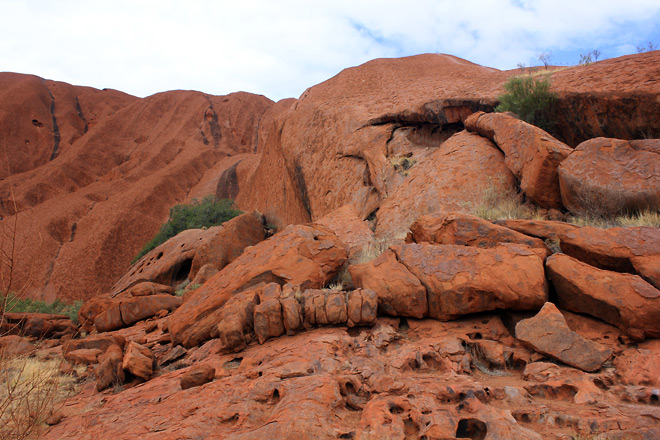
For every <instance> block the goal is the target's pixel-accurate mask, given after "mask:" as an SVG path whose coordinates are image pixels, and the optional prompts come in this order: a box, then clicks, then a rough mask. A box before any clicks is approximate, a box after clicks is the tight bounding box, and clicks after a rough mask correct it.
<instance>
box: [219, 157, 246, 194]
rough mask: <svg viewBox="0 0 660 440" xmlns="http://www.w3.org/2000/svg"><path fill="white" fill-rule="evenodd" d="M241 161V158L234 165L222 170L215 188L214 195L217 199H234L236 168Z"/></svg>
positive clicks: (236, 189) (236, 187) (236, 185)
mask: <svg viewBox="0 0 660 440" xmlns="http://www.w3.org/2000/svg"><path fill="white" fill-rule="evenodd" d="M241 162H242V160H239V161H238V162H236V163H235V164H234V165H232V166H230V167H229V168H227V169H226V170H225V171H223V173H222V175H221V176H220V179H219V180H218V186H217V187H216V190H215V197H216V198H217V199H232V200H234V199H235V198H236V196H237V195H238V190H239V188H238V174H237V172H236V169H237V168H238V164H239V163H241Z"/></svg>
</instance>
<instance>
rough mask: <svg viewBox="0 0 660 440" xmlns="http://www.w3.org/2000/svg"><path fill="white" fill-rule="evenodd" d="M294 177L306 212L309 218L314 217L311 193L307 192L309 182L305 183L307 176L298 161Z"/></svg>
mask: <svg viewBox="0 0 660 440" xmlns="http://www.w3.org/2000/svg"><path fill="white" fill-rule="evenodd" d="M293 178H294V180H295V182H296V185H297V186H298V189H299V191H300V201H301V202H302V205H303V208H305V212H307V215H308V216H309V218H312V209H311V206H310V202H309V195H308V194H307V184H306V183H305V176H304V174H303V171H302V167H301V166H300V164H298V163H296V164H295V165H294V174H293Z"/></svg>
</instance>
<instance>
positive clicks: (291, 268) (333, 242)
mask: <svg viewBox="0 0 660 440" xmlns="http://www.w3.org/2000/svg"><path fill="white" fill-rule="evenodd" d="M346 259H347V253H346V249H345V248H344V245H343V244H342V243H341V242H340V241H339V239H338V238H337V236H336V235H335V234H334V233H333V232H331V231H330V230H328V229H326V228H325V227H323V226H319V225H297V226H289V227H288V228H286V229H285V230H284V231H282V232H281V233H279V234H277V235H276V236H275V237H272V238H271V239H268V240H265V241H263V242H261V243H259V244H257V245H255V246H252V247H249V248H247V249H246V250H245V251H244V252H243V254H242V255H241V256H240V257H238V258H237V259H235V260H234V261H232V262H231V263H230V264H229V265H227V266H226V267H225V268H224V269H223V270H221V271H220V272H218V273H217V274H216V275H214V276H213V277H212V278H211V279H210V280H208V281H207V282H206V283H205V284H204V285H203V286H202V287H200V288H199V289H197V290H196V291H194V292H193V293H192V294H191V296H190V297H189V299H188V300H186V302H184V303H183V305H182V306H181V307H180V308H179V309H177V311H176V312H174V314H173V315H172V318H171V319H170V320H169V331H170V333H171V334H172V340H173V341H174V342H175V343H177V344H182V345H184V346H185V347H193V346H195V345H198V344H199V343H200V342H203V341H205V340H207V339H209V338H210V337H211V333H212V332H214V331H215V330H214V329H215V328H216V326H217V324H218V323H219V322H220V318H221V316H222V314H223V311H222V307H223V306H224V305H225V304H226V303H227V302H228V301H229V300H230V299H231V298H232V297H233V296H235V295H236V294H237V293H240V292H241V291H243V290H245V289H246V288H248V287H251V286H254V285H255V284H258V283H260V282H266V283H270V282H276V283H278V284H287V283H290V284H291V285H294V286H299V287H300V288H302V289H306V288H314V287H316V288H318V287H322V286H323V285H325V284H326V283H327V282H328V281H330V280H331V279H332V277H333V276H334V274H335V273H336V271H337V270H338V269H339V268H340V267H341V266H342V265H343V264H344V262H346Z"/></svg>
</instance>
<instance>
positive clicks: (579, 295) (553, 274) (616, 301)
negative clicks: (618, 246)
mask: <svg viewBox="0 0 660 440" xmlns="http://www.w3.org/2000/svg"><path fill="white" fill-rule="evenodd" d="M546 268H547V270H548V276H549V278H550V280H551V281H552V284H553V286H554V287H555V290H556V291H557V295H558V297H559V306H560V307H562V308H564V309H568V310H571V311H574V312H577V313H586V314H589V315H592V316H595V317H597V318H600V319H602V320H603V321H606V322H609V323H610V324H612V325H615V326H616V327H618V328H619V329H620V330H621V331H623V332H624V333H626V334H627V335H629V336H630V337H632V338H634V339H637V340H641V339H644V338H646V337H650V338H659V337H660V290H658V289H656V288H655V287H653V286H652V285H651V284H649V283H647V282H646V281H644V280H643V279H642V278H640V277H639V276H637V275H631V274H625V273H618V272H611V271H607V270H602V269H598V268H595V267H593V266H590V265H588V264H586V263H583V262H581V261H579V260H576V259H575V258H572V257H569V256H568V255H564V254H554V255H552V256H550V257H548V259H547V260H546Z"/></svg>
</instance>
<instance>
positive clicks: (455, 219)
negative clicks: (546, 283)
mask: <svg viewBox="0 0 660 440" xmlns="http://www.w3.org/2000/svg"><path fill="white" fill-rule="evenodd" d="M409 237H410V241H413V242H415V243H424V242H430V243H437V244H456V245H460V246H474V247H480V248H489V247H495V246H497V245H498V244H500V243H518V244H523V245H525V246H529V247H531V248H532V249H534V250H535V252H536V253H537V254H538V256H539V257H541V258H542V259H543V260H545V258H546V257H547V256H548V255H549V254H550V250H549V249H548V246H546V244H545V243H544V242H543V240H541V239H538V238H534V237H529V236H528V235H525V234H522V233H520V232H516V231H514V230H513V229H509V228H506V227H502V226H498V225H495V224H493V223H491V222H489V221H486V220H484V219H482V218H479V217H476V216H473V215H469V214H460V213H454V212H450V213H443V212H438V213H435V214H429V215H425V216H422V217H420V218H418V219H417V220H416V221H415V223H413V224H412V226H410V235H409Z"/></svg>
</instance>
